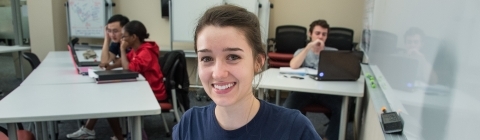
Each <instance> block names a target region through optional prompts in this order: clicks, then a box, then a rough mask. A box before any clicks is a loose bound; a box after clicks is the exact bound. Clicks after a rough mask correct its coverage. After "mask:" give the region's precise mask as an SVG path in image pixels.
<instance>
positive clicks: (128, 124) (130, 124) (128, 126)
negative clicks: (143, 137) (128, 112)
mask: <svg viewBox="0 0 480 140" xmlns="http://www.w3.org/2000/svg"><path fill="white" fill-rule="evenodd" d="M132 120H133V118H132V117H127V128H128V134H127V136H128V135H130V137H132V133H133V125H132V124H133V121H132Z"/></svg>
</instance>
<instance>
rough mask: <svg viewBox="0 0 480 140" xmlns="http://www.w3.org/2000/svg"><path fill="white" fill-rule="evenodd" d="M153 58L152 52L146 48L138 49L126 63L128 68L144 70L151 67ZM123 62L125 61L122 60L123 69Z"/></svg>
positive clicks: (154, 56) (137, 70) (138, 70)
mask: <svg viewBox="0 0 480 140" xmlns="http://www.w3.org/2000/svg"><path fill="white" fill-rule="evenodd" d="M153 59H157V57H156V55H155V54H154V53H153V52H151V51H149V50H146V49H144V50H140V51H139V52H137V55H135V57H134V58H131V61H130V62H129V63H128V69H129V70H131V71H136V72H142V71H145V70H146V69H149V68H150V67H153V62H154V61H153ZM123 64H126V63H123V61H122V66H123V69H125V66H124V65H123Z"/></svg>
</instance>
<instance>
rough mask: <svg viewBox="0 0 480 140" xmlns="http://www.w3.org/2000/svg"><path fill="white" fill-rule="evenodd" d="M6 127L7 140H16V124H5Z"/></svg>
mask: <svg viewBox="0 0 480 140" xmlns="http://www.w3.org/2000/svg"><path fill="white" fill-rule="evenodd" d="M7 127H8V138H9V139H10V140H17V124H15V123H9V124H7Z"/></svg>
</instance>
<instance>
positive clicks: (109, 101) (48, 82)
mask: <svg viewBox="0 0 480 140" xmlns="http://www.w3.org/2000/svg"><path fill="white" fill-rule="evenodd" d="M139 76H140V77H139V78H138V80H139V81H136V82H122V83H109V84H96V83H95V80H94V79H92V78H90V77H88V76H82V75H79V74H77V73H76V70H75V67H74V65H73V61H72V59H71V57H70V54H69V52H67V51H63V52H50V53H49V54H48V55H47V57H46V58H45V59H44V61H43V62H42V63H41V64H40V65H39V66H38V67H37V68H36V69H35V70H34V71H33V72H32V73H31V74H30V75H29V76H28V78H27V79H26V80H25V81H24V82H22V84H21V85H20V86H19V87H18V88H17V89H15V90H14V91H12V92H11V93H10V94H9V95H8V96H6V97H5V98H3V99H2V100H1V101H0V112H2V113H0V123H8V129H9V130H15V129H16V126H15V123H18V122H42V121H56V120H74V119H87V118H108V117H129V120H130V121H129V122H131V124H132V127H133V129H130V130H132V131H133V132H132V136H133V139H141V136H142V133H141V118H140V116H143V115H156V114H160V106H159V105H158V102H157V101H156V99H155V96H154V94H153V91H152V90H151V88H150V86H149V84H148V82H147V81H145V78H144V77H142V76H141V75H139ZM86 97H88V98H86ZM39 125H40V126H39V128H37V129H39V130H42V129H44V130H45V126H46V125H45V124H44V123H43V124H39ZM42 125H43V126H44V127H43V128H42V127H41V126H42ZM50 131H51V132H52V130H50ZM44 132H45V131H44ZM9 136H13V138H12V139H16V137H15V136H16V131H9ZM43 138H44V139H47V138H48V137H47V135H46V134H45V133H44V134H43Z"/></svg>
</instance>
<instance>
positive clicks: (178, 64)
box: [159, 50, 190, 137]
mask: <svg viewBox="0 0 480 140" xmlns="http://www.w3.org/2000/svg"><path fill="white" fill-rule="evenodd" d="M159 63H160V66H161V67H162V73H163V76H164V80H163V81H164V85H165V90H166V92H167V95H168V100H167V101H159V105H160V107H161V110H162V112H164V113H173V115H174V116H175V117H174V119H175V120H176V121H180V116H181V115H180V114H181V113H183V112H185V110H187V109H188V108H189V107H190V99H189V97H188V92H189V86H190V83H189V78H188V73H187V66H186V60H185V53H184V52H183V51H182V50H174V51H171V52H168V53H166V54H165V55H164V56H163V57H160V58H159ZM164 113H162V114H160V116H161V117H162V120H163V124H164V126H165V130H166V132H167V133H166V136H167V137H169V136H170V129H169V128H168V125H167V122H166V120H165V117H164V116H163V114H164Z"/></svg>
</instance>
